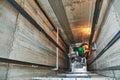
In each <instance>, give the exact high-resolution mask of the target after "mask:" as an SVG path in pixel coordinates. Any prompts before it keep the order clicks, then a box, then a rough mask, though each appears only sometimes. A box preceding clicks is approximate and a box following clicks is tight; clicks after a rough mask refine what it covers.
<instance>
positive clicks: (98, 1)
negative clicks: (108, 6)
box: [89, 0, 103, 47]
mask: <svg viewBox="0 0 120 80" xmlns="http://www.w3.org/2000/svg"><path fill="white" fill-rule="evenodd" d="M102 2H103V0H96V3H95V11H94V16H93V23H92V29H91V35H90V40H89V47H91V44H92V40H93V37H94V33H95V28H96V25H97V22H98V18H99V14H100V10H101V7H102Z"/></svg>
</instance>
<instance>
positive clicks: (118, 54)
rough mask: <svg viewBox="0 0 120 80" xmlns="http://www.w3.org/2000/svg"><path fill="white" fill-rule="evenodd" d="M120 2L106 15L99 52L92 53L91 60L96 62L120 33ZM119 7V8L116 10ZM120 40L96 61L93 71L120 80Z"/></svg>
mask: <svg viewBox="0 0 120 80" xmlns="http://www.w3.org/2000/svg"><path fill="white" fill-rule="evenodd" d="M118 3H120V1H119V0H115V1H114V2H113V3H112V4H111V6H110V9H109V12H108V14H107V15H106V16H107V17H106V19H105V22H104V24H103V26H101V27H102V28H101V32H100V35H99V37H98V39H97V41H96V46H97V50H96V51H95V52H93V53H92V56H91V58H90V60H91V61H92V60H94V59H95V57H96V56H97V55H98V54H99V53H100V52H101V51H102V50H103V48H105V46H106V45H107V44H108V42H110V41H111V39H112V38H113V37H114V36H115V35H116V34H117V33H118V32H119V31H120V14H119V10H118V8H120V6H119V5H117V4H118ZM116 6H117V8H116ZM119 67H120V39H118V40H117V41H116V42H115V43H114V44H113V45H112V46H111V47H110V48H109V49H108V50H107V51H106V52H104V53H103V55H102V56H100V57H99V58H98V59H97V60H95V61H94V62H93V63H92V64H91V65H90V67H89V68H90V69H91V70H96V71H95V72H97V73H99V74H102V75H105V76H110V77H115V78H116V80H120V76H119V74H120V68H119ZM110 68H112V69H110Z"/></svg>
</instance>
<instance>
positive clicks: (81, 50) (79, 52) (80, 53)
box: [77, 47, 84, 57]
mask: <svg viewBox="0 0 120 80" xmlns="http://www.w3.org/2000/svg"><path fill="white" fill-rule="evenodd" d="M77 51H78V54H79V56H81V57H83V56H84V48H83V47H78V48H77Z"/></svg>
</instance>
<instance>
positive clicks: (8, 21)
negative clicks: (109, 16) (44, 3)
mask: <svg viewBox="0 0 120 80" xmlns="http://www.w3.org/2000/svg"><path fill="white" fill-rule="evenodd" d="M16 1H17V3H18V4H19V5H20V6H21V7H22V8H23V9H24V10H25V11H26V12H27V13H28V14H29V15H30V16H31V17H32V18H33V19H34V20H35V21H36V22H37V23H38V24H39V25H40V26H41V27H42V28H43V29H44V30H45V31H46V32H47V34H49V36H51V37H52V39H53V40H54V41H56V32H55V31H54V30H53V27H52V26H51V24H50V23H49V21H48V20H47V18H46V17H45V15H44V14H43V13H42V11H41V10H40V9H39V7H38V6H37V5H36V3H35V2H34V0H16ZM58 45H59V46H60V47H61V48H62V49H63V50H65V47H64V44H63V42H62V40H61V39H60V38H59V44H58ZM59 55H60V56H59V67H61V68H66V66H67V60H66V57H65V55H64V53H63V52H62V51H61V50H59ZM1 58H4V59H10V60H16V61H22V62H28V63H35V64H40V65H47V66H53V67H55V66H56V46H55V45H54V44H53V43H52V42H51V41H50V40H48V39H47V38H46V37H45V36H44V35H43V34H42V33H41V32H40V31H38V30H37V29H36V28H35V27H34V25H32V24H31V23H30V22H29V21H28V20H26V19H25V18H24V17H23V16H22V15H21V14H20V13H19V12H18V11H16V9H14V8H13V6H12V5H10V4H9V3H8V2H7V1H6V0H0V59H1ZM49 73H50V74H51V73H52V74H55V71H52V70H51V69H49V70H48V69H44V68H42V69H41V67H40V66H39V67H33V65H31V66H27V65H26V66H25V65H20V64H12V63H7V61H6V62H0V80H7V79H8V80H17V78H20V77H28V76H29V77H30V76H31V77H34V76H45V75H49ZM22 80H23V79H22Z"/></svg>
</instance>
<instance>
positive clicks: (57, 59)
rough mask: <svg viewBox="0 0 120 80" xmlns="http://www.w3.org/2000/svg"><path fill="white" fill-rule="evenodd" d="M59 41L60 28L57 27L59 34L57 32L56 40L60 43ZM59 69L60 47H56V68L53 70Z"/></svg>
mask: <svg viewBox="0 0 120 80" xmlns="http://www.w3.org/2000/svg"><path fill="white" fill-rule="evenodd" d="M58 41H59V29H58V28H57V34H56V42H57V44H58ZM58 69H59V49H58V47H56V68H54V69H53V70H58Z"/></svg>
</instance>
